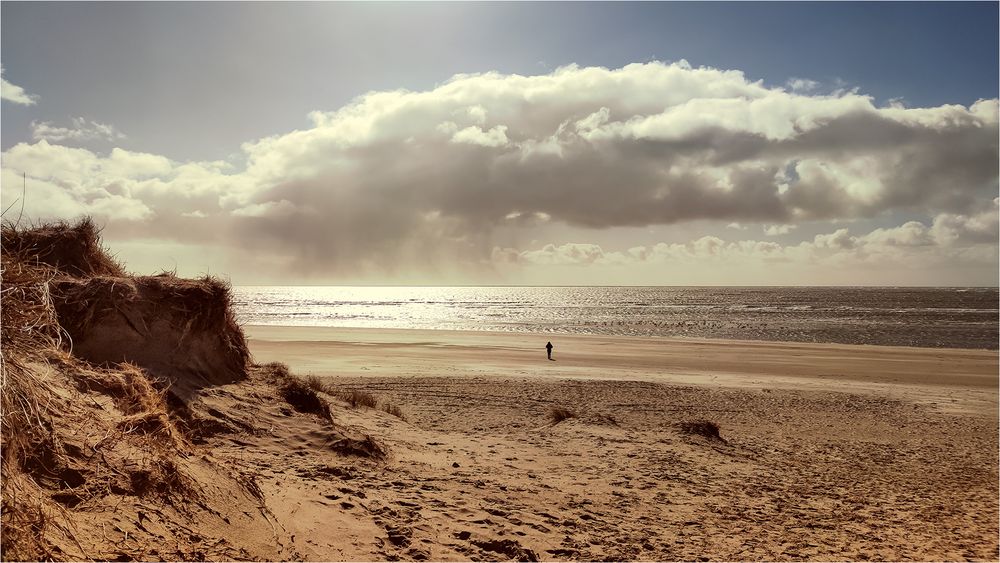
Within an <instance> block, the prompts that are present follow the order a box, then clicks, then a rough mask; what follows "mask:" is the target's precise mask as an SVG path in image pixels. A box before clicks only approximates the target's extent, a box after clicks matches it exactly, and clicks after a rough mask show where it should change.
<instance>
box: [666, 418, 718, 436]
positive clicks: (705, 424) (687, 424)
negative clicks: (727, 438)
mask: <svg viewBox="0 0 1000 563" xmlns="http://www.w3.org/2000/svg"><path fill="white" fill-rule="evenodd" d="M677 426H678V428H680V430H681V432H684V433H685V434H692V435H697V436H702V437H704V438H708V439H709V440H719V441H724V440H723V438H722V436H721V435H720V434H719V425H718V424H716V423H715V422H712V421H711V420H687V421H683V422H681V423H679V424H678V425H677Z"/></svg>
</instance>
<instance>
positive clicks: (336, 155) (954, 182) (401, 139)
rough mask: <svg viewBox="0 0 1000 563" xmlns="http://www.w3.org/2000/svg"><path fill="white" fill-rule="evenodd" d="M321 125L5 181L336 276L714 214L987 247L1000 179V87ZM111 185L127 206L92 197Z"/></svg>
mask: <svg viewBox="0 0 1000 563" xmlns="http://www.w3.org/2000/svg"><path fill="white" fill-rule="evenodd" d="M800 86H801V85H800ZM310 119H311V122H312V124H311V126H310V127H307V128H305V129H302V130H296V131H292V132H289V133H286V134H283V135H275V136H272V137H267V138H263V139H258V140H256V141H252V142H248V143H246V144H244V145H243V147H242V149H243V152H244V156H245V159H246V167H245V168H244V169H242V170H233V169H230V168H227V167H226V166H225V165H224V163H177V162H172V161H169V160H168V159H164V158H162V157H158V156H156V155H145V154H139V153H130V152H127V151H120V150H119V149H116V151H114V152H112V153H111V154H110V155H109V156H102V155H98V154H95V153H91V152H87V151H82V152H81V149H72V148H68V147H64V146H59V145H55V144H50V143H49V142H48V141H46V140H45V139H42V140H40V141H38V142H37V143H35V144H33V145H27V144H22V145H17V146H15V147H13V148H11V149H10V150H8V151H7V152H6V153H5V154H4V174H5V175H6V174H8V173H11V174H17V175H18V176H19V175H20V172H21V171H25V172H27V174H28V175H29V177H30V180H31V183H32V184H33V185H35V186H37V188H36V189H37V190H39V191H40V192H42V191H45V193H46V194H48V193H52V194H55V193H56V192H58V193H59V197H60V198H62V199H61V201H62V202H63V203H64V205H63V206H61V207H58V208H55V207H53V208H47V211H49V212H51V213H57V212H58V213H66V212H69V211H70V210H73V204H74V203H75V205H76V208H75V211H77V212H93V211H94V210H95V209H98V208H100V209H101V210H102V212H104V213H106V214H107V216H108V217H112V218H120V219H122V220H125V219H128V220H129V221H133V222H135V221H139V220H142V221H145V222H146V223H145V224H144V225H143V227H142V229H143V232H153V233H157V234H158V236H163V237H172V238H183V237H191V238H194V237H197V236H206V237H212V238H213V239H220V238H224V239H226V240H228V241H230V243H231V244H234V245H245V246H248V247H253V248H260V249H263V250H264V251H268V252H274V253H279V254H282V255H287V256H290V257H292V260H293V262H294V264H293V265H292V266H293V267H295V268H296V269H297V271H313V272H327V273H331V274H332V275H337V274H339V273H342V272H353V271H361V270H364V271H387V272H392V271H394V270H397V269H399V268H405V267H407V266H416V267H434V265H435V264H439V263H444V262H450V263H455V262H462V263H468V264H472V265H476V264H482V263H491V262H492V258H493V257H494V252H493V248H494V246H497V244H496V243H497V241H496V240H495V239H496V237H497V236H498V232H501V231H504V230H505V229H507V230H509V229H510V228H511V226H512V225H518V226H522V227H524V226H526V225H527V226H537V225H542V224H544V225H554V224H558V225H562V226H568V227H570V228H582V229H587V228H597V229H604V228H614V227H646V226H651V225H666V224H673V223H681V222H692V221H698V220H708V221H717V222H719V224H720V225H725V224H727V223H729V224H733V225H740V226H744V225H748V224H760V225H771V226H774V227H773V228H774V229H777V230H776V231H775V234H778V231H780V230H781V229H784V228H786V227H784V226H789V225H795V224H798V223H800V222H803V221H816V220H824V221H850V220H854V219H858V218H872V217H877V216H879V215H880V214H885V213H887V212H894V213H908V214H911V215H913V216H939V217H946V218H942V219H941V226H940V227H939V228H938V232H940V233H945V232H947V233H949V236H952V237H954V238H955V239H956V240H973V239H975V237H976V236H978V235H977V234H976V233H979V232H980V231H981V229H980V227H979V226H978V225H977V224H975V223H970V222H969V221H970V219H969V218H971V217H977V216H978V215H977V214H978V213H979V212H980V211H981V210H982V209H984V206H991V205H992V203H991V202H992V198H994V197H995V196H996V191H997V161H998V159H997V153H998V141H997V138H998V109H997V100H981V101H979V102H977V103H975V104H973V105H971V106H969V107H966V106H961V105H945V106H940V107H931V108H903V107H899V106H892V107H882V108H880V107H876V106H875V105H874V103H873V100H872V98H870V97H868V96H864V95H861V94H858V93H857V92H854V91H840V92H837V93H835V94H824V95H817V94H810V93H808V92H806V91H804V90H803V88H802V87H799V88H797V89H791V90H789V89H786V88H769V87H766V86H764V85H763V83H762V82H760V81H754V80H751V79H748V78H747V77H746V76H745V75H744V74H743V73H742V72H739V71H734V70H719V69H713V68H692V67H691V66H690V65H688V64H687V63H685V62H683V61H682V62H679V63H674V64H664V63H659V62H652V63H646V64H632V65H628V66H625V67H623V68H620V69H605V68H596V67H588V68H581V67H577V66H573V65H571V66H567V67H562V68H559V69H557V70H555V71H553V72H551V73H548V74H543V75H538V76H521V75H509V74H500V73H496V72H489V73H482V74H464V75H457V76H455V77H453V78H452V79H451V80H449V81H447V82H445V83H443V84H441V85H439V86H437V87H435V88H433V89H430V90H426V91H406V90H396V91H382V92H370V93H368V94H365V95H363V96H360V97H358V98H357V99H355V100H353V101H352V102H351V103H349V104H347V105H345V106H343V107H341V108H339V109H337V110H335V111H317V112H313V113H312V114H310ZM46 190H47V191H46ZM111 196H115V197H119V198H123V200H124V201H127V202H128V203H127V204H125V203H123V204H122V209H128V210H129V211H128V212H127V213H126V212H122V213H120V214H116V212H114V211H113V210H110V209H106V208H104V207H100V206H97V205H96V204H95V202H98V201H104V199H106V198H108V197H111ZM102 198H104V199H102ZM118 215H122V217H119V216H118ZM720 228H721V227H720ZM787 228H788V229H791V227H790V226H789V227H787ZM932 228H933V227H932ZM977 229H979V230H977ZM136 232H138V227H137V231H136ZM833 234H835V233H831V236H832V235H833ZM844 236H846V237H850V235H847V234H845V235H844ZM848 241H849V239H844V238H841V239H837V238H832V239H830V240H828V241H826V240H824V242H823V244H829V245H836V244H848ZM727 244H728V243H726V244H722V245H721V246H720V245H719V244H717V243H716V242H714V241H703V242H702V243H701V246H702V247H704V248H705V249H706V250H711V249H714V250H715V251H717V252H725V251H726V248H728V246H727ZM761 244H770V243H761ZM811 244H819V243H817V242H813V243H811ZM699 248H701V247H699ZM760 248H771V247H769V246H761V247H760ZM829 248H835V247H834V246H829ZM543 250H544V252H543ZM537 252H540V254H538V255H537V257H538V260H562V259H564V258H563V255H566V254H567V253H569V255H571V256H573V257H582V259H585V260H588V259H591V258H593V257H594V256H595V253H594V249H592V248H589V247H588V248H584V247H579V248H573V249H562V250H560V247H553V248H551V249H548V250H545V249H542V250H539V251H537ZM502 253H503V252H502V251H501V254H502ZM622 257H623V259H625V258H627V256H626V254H624V253H623V254H622ZM573 259H577V258H573ZM615 259H617V257H615ZM594 260H595V261H597V260H599V258H594Z"/></svg>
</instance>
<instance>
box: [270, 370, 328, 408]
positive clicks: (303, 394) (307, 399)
mask: <svg viewBox="0 0 1000 563" xmlns="http://www.w3.org/2000/svg"><path fill="white" fill-rule="evenodd" d="M281 393H282V395H283V396H284V398H285V401H287V402H288V404H290V405H292V407H293V408H294V409H295V410H297V411H299V412H304V413H310V414H316V415H319V416H321V417H323V418H329V416H330V403H329V402H327V400H326V399H324V398H323V397H320V396H319V394H318V393H317V392H316V389H314V388H313V387H311V386H310V385H309V383H308V382H307V381H305V380H304V379H302V378H300V377H295V376H291V377H287V378H285V381H284V383H283V384H282V386H281Z"/></svg>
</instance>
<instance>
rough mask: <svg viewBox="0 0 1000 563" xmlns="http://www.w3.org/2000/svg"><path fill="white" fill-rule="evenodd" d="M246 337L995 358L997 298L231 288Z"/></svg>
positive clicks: (871, 291) (809, 292) (947, 292)
mask: <svg viewBox="0 0 1000 563" xmlns="http://www.w3.org/2000/svg"><path fill="white" fill-rule="evenodd" d="M233 295H234V301H235V306H236V314H237V318H238V319H239V321H240V322H241V323H243V324H250V325H287V326H317V327H359V328H410V329H438V330H482V331H509V332H544V333H553V334H598V335H627V336H651V337H693V338H722V339H741V340H769V341H790V342H830V343H842V344H872V345H884V346H920V347H941V348H971V349H989V350H996V349H997V348H998V318H1000V311H998V292H997V289H996V288H976V287H960V288H955V287H940V288H913V287H520V286H518V287H344V286H323V287H320V286H237V287H234V288H233Z"/></svg>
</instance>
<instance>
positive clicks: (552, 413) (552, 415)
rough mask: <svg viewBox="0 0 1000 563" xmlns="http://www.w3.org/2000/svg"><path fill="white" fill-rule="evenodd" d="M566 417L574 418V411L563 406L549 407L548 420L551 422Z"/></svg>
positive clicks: (556, 421)
mask: <svg viewBox="0 0 1000 563" xmlns="http://www.w3.org/2000/svg"><path fill="white" fill-rule="evenodd" d="M568 418H576V413H575V412H573V411H571V410H569V409H567V408H565V407H552V408H550V409H549V420H551V421H552V424H559V423H560V422H562V421H564V420H566V419H568Z"/></svg>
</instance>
